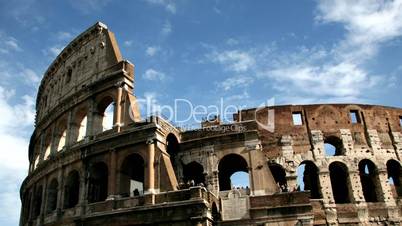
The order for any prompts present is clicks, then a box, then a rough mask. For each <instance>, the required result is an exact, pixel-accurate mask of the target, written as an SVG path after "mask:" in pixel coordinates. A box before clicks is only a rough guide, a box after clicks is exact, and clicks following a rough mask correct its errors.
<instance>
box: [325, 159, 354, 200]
mask: <svg viewBox="0 0 402 226" xmlns="http://www.w3.org/2000/svg"><path fill="white" fill-rule="evenodd" d="M329 176H330V179H331V185H332V193H333V196H334V200H335V203H350V202H351V197H350V195H351V192H350V191H351V189H350V188H351V186H350V179H349V173H348V168H347V167H346V165H345V164H343V163H341V162H333V163H331V164H330V165H329Z"/></svg>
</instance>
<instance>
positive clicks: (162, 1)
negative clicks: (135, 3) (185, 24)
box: [145, 0, 176, 14]
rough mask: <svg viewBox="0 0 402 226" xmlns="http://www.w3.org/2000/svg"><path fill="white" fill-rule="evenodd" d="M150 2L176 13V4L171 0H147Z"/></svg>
mask: <svg viewBox="0 0 402 226" xmlns="http://www.w3.org/2000/svg"><path fill="white" fill-rule="evenodd" d="M145 1H146V2H148V3H149V4H153V5H157V6H162V7H164V8H165V10H166V11H167V12H169V13H172V14H175V13H176V4H175V3H174V2H173V1H171V0H145Z"/></svg>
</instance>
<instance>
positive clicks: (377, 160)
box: [235, 104, 402, 224]
mask: <svg viewBox="0 0 402 226" xmlns="http://www.w3.org/2000/svg"><path fill="white" fill-rule="evenodd" d="M269 109H270V110H272V109H273V110H274V112H275V129H274V131H273V132H271V131H267V130H265V129H264V128H262V127H261V126H259V128H258V133H259V138H260V140H261V144H262V148H263V151H264V153H265V156H266V157H267V160H268V161H269V162H270V163H277V164H279V165H281V166H282V167H283V168H284V169H285V171H286V179H287V183H288V186H289V187H290V188H291V189H293V188H295V187H296V186H297V181H296V178H297V168H298V166H299V165H301V164H302V163H305V162H307V161H310V162H312V163H313V164H315V165H316V166H317V168H318V171H319V181H318V182H317V183H319V190H320V193H321V195H322V199H321V200H316V201H312V203H313V206H315V208H314V210H315V214H316V219H315V223H317V224H318V223H319V220H318V219H319V218H320V217H319V216H320V215H321V218H323V220H324V222H325V221H326V222H327V223H349V224H352V223H353V222H355V221H357V222H366V223H367V222H369V221H370V222H374V221H384V220H385V219H386V220H389V221H395V222H399V221H400V220H401V209H400V206H401V203H402V202H401V197H400V196H398V195H397V194H396V192H395V188H394V186H393V185H390V183H389V181H388V177H389V172H387V163H388V161H390V160H395V161H396V162H398V163H399V164H400V162H401V158H402V140H401V138H402V129H401V128H402V127H401V124H400V119H401V116H402V109H400V108H392V107H384V106H373V105H359V104H322V105H286V106H275V107H270V108H269ZM351 113H355V114H356V116H357V118H356V119H357V121H356V122H353V121H352V118H351ZM293 114H300V115H301V118H302V124H301V125H295V124H294V122H293V119H292V115H293ZM235 118H236V119H237V120H238V121H248V120H256V121H258V122H260V123H262V125H265V124H266V123H267V119H268V108H264V109H249V110H244V111H241V112H239V114H236V115H235ZM334 139H335V140H338V141H339V145H338V146H339V147H338V149H339V153H337V154H336V155H335V156H329V155H326V154H325V143H331V141H333V140H334ZM363 160H369V161H371V162H373V163H374V165H375V167H376V169H375V174H376V178H378V183H377V184H375V185H374V186H375V187H370V188H369V189H372V190H376V192H377V193H378V199H379V200H378V202H371V201H370V202H367V201H366V200H365V196H364V191H363V190H364V188H363V187H364V186H363V185H362V182H361V175H362V172H360V171H359V163H361V162H362V161H363ZM334 162H337V163H342V164H344V165H345V166H346V167H347V173H348V177H349V184H348V187H349V192H350V193H351V201H350V203H346V204H336V203H335V200H334V194H333V188H332V186H334V184H331V178H330V171H329V166H330V164H331V163H334ZM323 216H324V217H323ZM352 219H354V220H352ZM321 223H322V222H321ZM355 223H356V222H355Z"/></svg>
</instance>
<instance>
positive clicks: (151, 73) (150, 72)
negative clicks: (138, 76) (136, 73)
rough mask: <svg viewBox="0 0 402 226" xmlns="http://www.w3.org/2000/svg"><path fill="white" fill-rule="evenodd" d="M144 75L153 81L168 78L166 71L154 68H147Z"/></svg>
mask: <svg viewBox="0 0 402 226" xmlns="http://www.w3.org/2000/svg"><path fill="white" fill-rule="evenodd" d="M142 77H143V78H144V79H146V80H151V81H163V80H165V79H166V75H165V73H163V72H160V71H157V70H155V69H153V68H150V69H147V70H146V71H145V73H144V74H143V75H142Z"/></svg>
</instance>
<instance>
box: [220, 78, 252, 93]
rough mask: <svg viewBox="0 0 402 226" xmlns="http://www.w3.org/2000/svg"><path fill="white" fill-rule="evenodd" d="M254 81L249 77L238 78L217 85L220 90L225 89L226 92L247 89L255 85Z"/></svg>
mask: <svg viewBox="0 0 402 226" xmlns="http://www.w3.org/2000/svg"><path fill="white" fill-rule="evenodd" d="M253 81H254V79H253V78H252V77H249V76H243V75H240V76H236V77H230V78H228V79H226V80H224V81H222V82H220V83H218V84H217V86H218V88H221V89H223V90H224V91H228V90H230V89H233V88H238V87H247V86H249V85H251V84H252V83H253Z"/></svg>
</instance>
